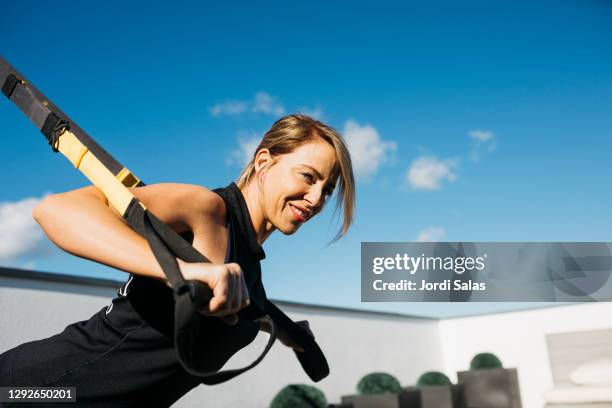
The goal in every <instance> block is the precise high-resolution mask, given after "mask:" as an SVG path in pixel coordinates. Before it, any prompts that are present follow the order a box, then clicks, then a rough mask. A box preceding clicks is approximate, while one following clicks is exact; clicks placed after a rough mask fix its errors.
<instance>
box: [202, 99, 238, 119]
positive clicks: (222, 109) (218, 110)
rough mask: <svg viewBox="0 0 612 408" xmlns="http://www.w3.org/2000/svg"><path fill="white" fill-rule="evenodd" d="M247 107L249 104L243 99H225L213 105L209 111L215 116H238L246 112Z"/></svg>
mask: <svg viewBox="0 0 612 408" xmlns="http://www.w3.org/2000/svg"><path fill="white" fill-rule="evenodd" d="M246 109H247V104H246V103H245V102H241V101H225V102H222V103H218V104H216V105H214V106H211V107H210V108H209V109H208V111H209V112H210V114H211V115H213V116H221V115H228V116H237V115H240V114H241V113H244V112H245V111H246Z"/></svg>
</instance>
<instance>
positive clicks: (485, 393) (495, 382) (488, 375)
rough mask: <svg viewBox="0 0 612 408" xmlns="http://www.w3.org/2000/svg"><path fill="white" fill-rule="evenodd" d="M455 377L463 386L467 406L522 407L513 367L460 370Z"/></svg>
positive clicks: (482, 407) (486, 407) (470, 407)
mask: <svg viewBox="0 0 612 408" xmlns="http://www.w3.org/2000/svg"><path fill="white" fill-rule="evenodd" d="M457 378H458V382H459V384H462V385H463V386H464V387H465V400H466V403H467V408H522V404H521V393H520V389H519V382H518V374H517V372H516V369H515V368H490V369H482V370H470V371H460V372H458V373H457Z"/></svg>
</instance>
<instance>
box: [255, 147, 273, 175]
mask: <svg viewBox="0 0 612 408" xmlns="http://www.w3.org/2000/svg"><path fill="white" fill-rule="evenodd" d="M273 162H274V160H273V159H272V155H271V154H270V150H268V149H265V148H264V149H260V150H259V151H258V152H257V154H256V155H255V160H254V163H253V165H254V168H255V173H257V175H260V173H261V172H262V171H263V170H265V169H266V168H268V167H270V166H271V165H272V163H273Z"/></svg>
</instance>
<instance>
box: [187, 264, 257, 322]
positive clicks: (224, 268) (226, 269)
mask: <svg viewBox="0 0 612 408" xmlns="http://www.w3.org/2000/svg"><path fill="white" fill-rule="evenodd" d="M197 268H198V273H192V274H191V276H192V277H193V278H195V279H198V280H201V281H203V282H205V283H206V284H207V285H208V286H209V287H210V288H211V289H212V292H213V297H212V298H211V299H210V301H209V302H208V308H207V309H206V310H201V311H200V312H201V313H203V314H206V315H210V316H218V317H225V318H224V319H223V320H224V321H225V322H227V323H229V324H236V322H237V321H238V316H237V315H236V313H237V312H238V311H239V310H240V309H242V308H244V307H246V306H248V305H249V304H250V299H249V291H248V288H247V286H246V281H245V279H244V274H243V273H242V269H241V268H240V265H238V264H236V263H229V264H225V265H214V264H204V263H201V264H197Z"/></svg>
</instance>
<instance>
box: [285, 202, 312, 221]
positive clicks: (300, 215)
mask: <svg viewBox="0 0 612 408" xmlns="http://www.w3.org/2000/svg"><path fill="white" fill-rule="evenodd" d="M289 208H291V213H292V214H293V216H294V218H295V219H296V221H299V222H304V221H306V220H307V219H308V217H309V216H310V214H309V213H306V212H304V211H302V210H300V209H299V208H297V207H294V206H293V205H291V204H289Z"/></svg>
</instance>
